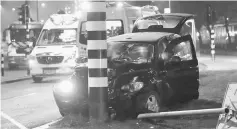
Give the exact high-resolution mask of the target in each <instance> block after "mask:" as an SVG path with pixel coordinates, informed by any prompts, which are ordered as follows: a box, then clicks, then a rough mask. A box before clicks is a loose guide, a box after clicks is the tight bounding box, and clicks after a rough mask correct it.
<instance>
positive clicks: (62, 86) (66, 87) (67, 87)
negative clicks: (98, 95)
mask: <svg viewBox="0 0 237 129" xmlns="http://www.w3.org/2000/svg"><path fill="white" fill-rule="evenodd" d="M54 90H57V91H59V92H64V93H70V92H72V91H73V90H74V88H73V84H72V83H71V82H70V81H63V82H61V83H59V85H57V86H55V87H54Z"/></svg>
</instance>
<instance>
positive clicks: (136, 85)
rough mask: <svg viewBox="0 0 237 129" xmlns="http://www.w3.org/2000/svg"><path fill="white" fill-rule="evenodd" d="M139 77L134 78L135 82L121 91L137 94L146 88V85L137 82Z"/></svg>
mask: <svg viewBox="0 0 237 129" xmlns="http://www.w3.org/2000/svg"><path fill="white" fill-rule="evenodd" d="M137 78H138V77H134V78H133V80H132V81H131V82H130V83H129V84H127V85H124V86H122V87H121V90H124V91H129V92H136V91H139V90H141V89H142V88H143V87H144V83H143V82H140V81H137Z"/></svg>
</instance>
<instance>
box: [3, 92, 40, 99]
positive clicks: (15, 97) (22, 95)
mask: <svg viewBox="0 0 237 129" xmlns="http://www.w3.org/2000/svg"><path fill="white" fill-rule="evenodd" d="M35 94H36V93H30V94H27V95H22V96H16V97H12V98H5V99H2V100H8V99H15V98H21V97H26V96H31V95H35Z"/></svg>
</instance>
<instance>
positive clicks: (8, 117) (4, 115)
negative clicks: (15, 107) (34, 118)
mask: <svg viewBox="0 0 237 129" xmlns="http://www.w3.org/2000/svg"><path fill="white" fill-rule="evenodd" d="M1 116H2V117H4V118H5V119H7V120H9V121H10V122H12V123H13V124H14V125H16V126H17V127H18V128H20V129H28V128H26V127H25V126H24V125H22V124H21V123H19V122H17V121H16V120H14V119H12V118H11V117H10V116H8V115H7V114H5V113H3V112H2V111H1Z"/></svg>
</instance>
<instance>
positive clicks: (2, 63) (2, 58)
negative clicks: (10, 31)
mask: <svg viewBox="0 0 237 129" xmlns="http://www.w3.org/2000/svg"><path fill="white" fill-rule="evenodd" d="M1 73H2V76H4V54H3V51H2V53H1Z"/></svg>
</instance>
